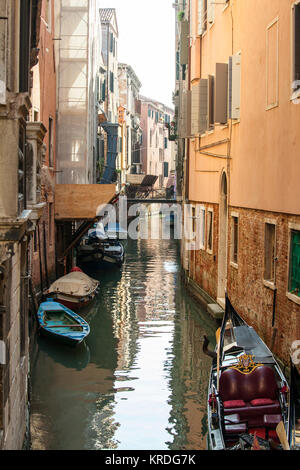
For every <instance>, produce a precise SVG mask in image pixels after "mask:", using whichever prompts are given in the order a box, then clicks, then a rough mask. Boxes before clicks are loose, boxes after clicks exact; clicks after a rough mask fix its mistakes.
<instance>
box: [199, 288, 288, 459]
mask: <svg viewBox="0 0 300 470" xmlns="http://www.w3.org/2000/svg"><path fill="white" fill-rule="evenodd" d="M217 333H219V334H217V347H216V350H215V352H214V353H210V355H212V356H213V364H212V368H211V373H210V380H209V387H208V448H209V449H212V450H225V449H231V448H235V447H239V446H238V445H239V442H241V441H243V442H247V441H248V443H250V444H249V445H251V442H252V443H253V440H254V439H255V440H256V442H257V439H259V440H260V442H264V443H265V444H266V447H265V448H269V447H270V446H269V442H272V443H275V444H274V445H275V446H276V445H278V446H280V443H281V439H279V432H278V428H279V425H280V426H281V427H282V431H281V434H282V433H283V434H284V435H285V436H287V435H288V429H289V418H290V400H289V393H288V392H289V387H288V383H287V380H286V378H285V376H284V375H283V372H282V370H281V368H280V367H279V365H278V363H277V361H276V360H275V358H274V356H273V354H272V352H271V351H270V350H269V348H268V347H267V346H266V344H265V343H264V342H263V341H262V339H261V338H260V337H259V336H258V334H257V333H256V332H255V330H254V329H253V328H252V327H250V326H249V325H248V324H247V323H246V322H245V321H244V320H243V319H242V318H241V317H240V316H239V315H238V313H237V312H236V311H235V310H234V308H233V307H232V305H231V303H230V301H229V299H228V297H227V296H226V306H225V314H224V318H223V322H222V326H221V328H220V329H219V330H218V332H217ZM281 427H280V429H281ZM270 439H271V441H270ZM268 446H269V447H268ZM239 448H244V447H243V446H242V447H241V446H240V447H239Z"/></svg>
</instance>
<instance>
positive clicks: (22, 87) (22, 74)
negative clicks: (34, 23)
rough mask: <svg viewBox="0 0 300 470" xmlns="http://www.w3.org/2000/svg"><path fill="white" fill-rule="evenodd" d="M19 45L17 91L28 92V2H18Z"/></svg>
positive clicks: (24, 0)
mask: <svg viewBox="0 0 300 470" xmlns="http://www.w3.org/2000/svg"><path fill="white" fill-rule="evenodd" d="M19 3H20V18H22V21H20V43H19V48H20V51H19V91H20V92H28V91H29V72H30V70H29V62H30V61H29V58H30V20H31V18H30V8H28V1H27V0H21V1H20V2H19Z"/></svg>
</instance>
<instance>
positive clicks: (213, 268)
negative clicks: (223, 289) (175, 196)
mask: <svg viewBox="0 0 300 470" xmlns="http://www.w3.org/2000/svg"><path fill="white" fill-rule="evenodd" d="M192 204H193V203H192ZM194 204H195V205H196V204H197V205H198V204H199V203H194ZM199 205H200V204H199ZM201 206H203V207H205V209H206V220H207V211H208V208H210V209H213V245H212V253H210V252H208V250H207V236H208V235H207V223H206V230H205V248H204V249H200V250H195V251H191V252H190V254H189V259H190V269H189V276H190V277H191V278H192V279H193V280H194V281H196V282H197V284H199V286H200V287H201V288H202V289H204V290H205V291H206V292H207V293H208V294H209V295H210V296H211V297H213V298H217V285H218V236H219V206H218V205H217V204H207V203H201Z"/></svg>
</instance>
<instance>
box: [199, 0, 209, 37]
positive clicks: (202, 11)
mask: <svg viewBox="0 0 300 470" xmlns="http://www.w3.org/2000/svg"><path fill="white" fill-rule="evenodd" d="M210 1H211V0H198V34H199V35H201V34H203V33H204V32H205V31H206V30H207V13H208V2H210Z"/></svg>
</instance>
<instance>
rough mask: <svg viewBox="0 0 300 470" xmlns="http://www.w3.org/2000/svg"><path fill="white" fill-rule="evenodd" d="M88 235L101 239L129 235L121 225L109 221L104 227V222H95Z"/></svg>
mask: <svg viewBox="0 0 300 470" xmlns="http://www.w3.org/2000/svg"><path fill="white" fill-rule="evenodd" d="M88 236H89V237H93V238H99V239H100V240H105V239H110V238H111V239H116V238H126V237H127V230H126V229H124V228H123V227H121V225H120V224H119V223H118V222H117V223H109V224H108V225H106V226H105V227H103V224H102V222H99V223H98V224H95V225H94V227H93V228H92V229H90V230H89V231H88Z"/></svg>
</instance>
